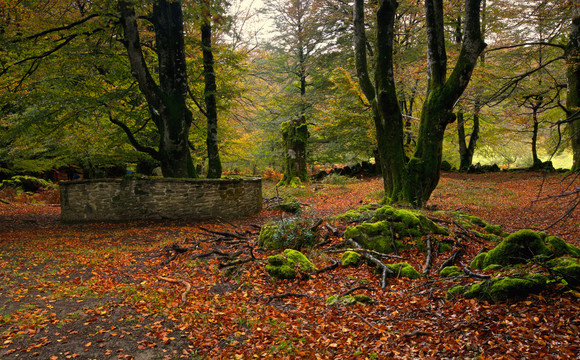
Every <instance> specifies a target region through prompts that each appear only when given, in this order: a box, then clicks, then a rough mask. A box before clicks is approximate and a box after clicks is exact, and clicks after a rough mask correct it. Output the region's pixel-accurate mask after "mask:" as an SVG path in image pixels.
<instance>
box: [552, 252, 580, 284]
mask: <svg viewBox="0 0 580 360" xmlns="http://www.w3.org/2000/svg"><path fill="white" fill-rule="evenodd" d="M548 266H550V268H551V270H552V272H553V273H554V274H555V275H556V276H559V277H561V278H562V279H564V280H565V281H566V282H567V283H568V284H570V285H573V286H577V285H580V259H578V258H571V257H562V258H558V259H554V260H551V261H549V262H548Z"/></svg>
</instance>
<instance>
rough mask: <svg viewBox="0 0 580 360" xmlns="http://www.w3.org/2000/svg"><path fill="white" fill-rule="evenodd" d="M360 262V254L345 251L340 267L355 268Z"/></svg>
mask: <svg viewBox="0 0 580 360" xmlns="http://www.w3.org/2000/svg"><path fill="white" fill-rule="evenodd" d="M359 262H360V254H359V253H357V252H354V251H345V252H344V254H342V258H341V259H340V263H341V264H342V266H357V265H358V264H359Z"/></svg>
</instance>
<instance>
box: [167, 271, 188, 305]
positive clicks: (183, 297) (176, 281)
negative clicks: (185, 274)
mask: <svg viewBox="0 0 580 360" xmlns="http://www.w3.org/2000/svg"><path fill="white" fill-rule="evenodd" d="M159 279H161V280H165V281H167V282H170V283H174V284H183V285H184V286H185V291H184V292H183V293H182V294H181V303H180V305H183V304H185V302H186V301H187V293H189V291H190V290H191V284H190V283H188V282H187V281H185V280H182V279H172V278H168V277H164V276H159Z"/></svg>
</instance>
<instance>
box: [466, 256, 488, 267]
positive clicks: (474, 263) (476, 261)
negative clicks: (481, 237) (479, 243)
mask: <svg viewBox="0 0 580 360" xmlns="http://www.w3.org/2000/svg"><path fill="white" fill-rule="evenodd" d="M486 256H487V253H486V252H482V253H480V254H477V256H476V257H474V258H473V260H471V264H469V266H470V267H471V268H472V269H477V270H481V269H483V260H485V257H486Z"/></svg>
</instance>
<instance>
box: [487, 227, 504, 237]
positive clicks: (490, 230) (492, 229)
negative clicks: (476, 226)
mask: <svg viewBox="0 0 580 360" xmlns="http://www.w3.org/2000/svg"><path fill="white" fill-rule="evenodd" d="M483 230H485V231H487V232H488V233H490V234H493V235H497V236H501V237H506V236H508V235H509V233H507V232H505V231H503V228H502V227H501V225H491V224H487V225H485V226H484V228H483Z"/></svg>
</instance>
